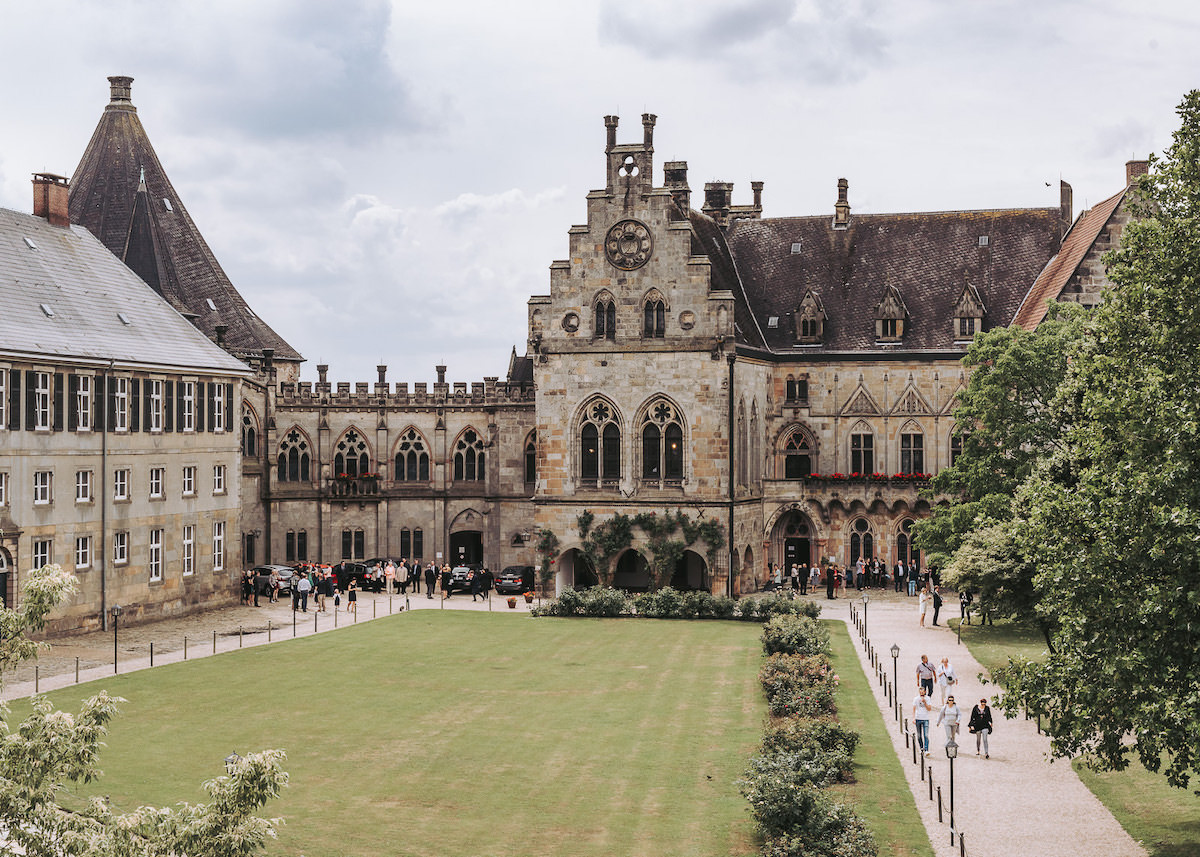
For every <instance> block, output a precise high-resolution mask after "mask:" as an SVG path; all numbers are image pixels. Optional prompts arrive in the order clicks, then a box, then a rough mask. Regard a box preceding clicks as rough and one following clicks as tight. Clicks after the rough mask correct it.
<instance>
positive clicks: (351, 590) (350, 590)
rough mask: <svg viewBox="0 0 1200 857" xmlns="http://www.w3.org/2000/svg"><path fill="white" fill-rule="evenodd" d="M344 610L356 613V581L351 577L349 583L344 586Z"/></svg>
mask: <svg viewBox="0 0 1200 857" xmlns="http://www.w3.org/2000/svg"><path fill="white" fill-rule="evenodd" d="M346 612H347V613H354V614H356V615H357V614H358V581H357V580H355V579H354V578H353V577H352V578H350V585H349V586H348V587H346Z"/></svg>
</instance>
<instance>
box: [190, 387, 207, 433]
mask: <svg viewBox="0 0 1200 857" xmlns="http://www.w3.org/2000/svg"><path fill="white" fill-rule="evenodd" d="M204 387H205V384H204V382H203V381H197V382H196V398H195V400H194V401H193V402H192V408H193V410H194V411H195V415H194V420H195V426H196V431H198V432H201V431H204V420H205V414H207V413H208V398H207V397H206V396H205V395H204Z"/></svg>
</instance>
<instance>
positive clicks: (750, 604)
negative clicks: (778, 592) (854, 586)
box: [733, 598, 821, 622]
mask: <svg viewBox="0 0 1200 857" xmlns="http://www.w3.org/2000/svg"><path fill="white" fill-rule="evenodd" d="M820 615H821V605H820V604H818V603H817V602H815V601H805V600H803V599H796V600H792V599H790V598H742V599H739V600H738V602H737V604H736V605H735V607H734V611H733V618H734V619H741V620H742V621H744V622H765V621H767V620H768V619H770V618H771V617H772V616H809V617H811V618H813V619H816V618H817V617H819V616H820Z"/></svg>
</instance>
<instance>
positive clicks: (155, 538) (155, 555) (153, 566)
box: [146, 530, 163, 583]
mask: <svg viewBox="0 0 1200 857" xmlns="http://www.w3.org/2000/svg"><path fill="white" fill-rule="evenodd" d="M162 555H163V531H162V530H151V531H150V545H149V548H148V552H147V557H146V569H147V570H148V571H149V572H150V582H151V583H155V582H157V581H160V580H162V579H163V568H162V565H163V563H162Z"/></svg>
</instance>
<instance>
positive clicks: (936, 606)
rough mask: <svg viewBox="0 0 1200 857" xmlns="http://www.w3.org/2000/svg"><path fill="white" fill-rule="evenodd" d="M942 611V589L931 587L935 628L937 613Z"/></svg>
mask: <svg viewBox="0 0 1200 857" xmlns="http://www.w3.org/2000/svg"><path fill="white" fill-rule="evenodd" d="M941 609H942V588H941V587H940V586H935V587H933V624H934V626H935V627H936V626H937V623H938V612H939V611H940V610H941Z"/></svg>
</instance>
